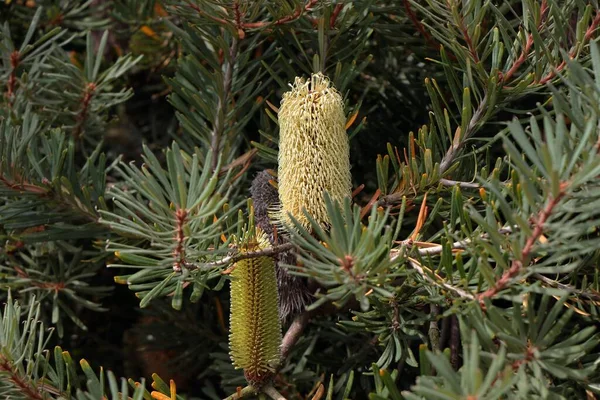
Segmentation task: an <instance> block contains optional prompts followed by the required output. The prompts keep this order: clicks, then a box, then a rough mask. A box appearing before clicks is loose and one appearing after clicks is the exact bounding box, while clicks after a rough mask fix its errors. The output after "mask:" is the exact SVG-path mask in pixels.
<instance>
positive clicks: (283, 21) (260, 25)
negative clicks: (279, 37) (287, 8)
mask: <svg viewBox="0 0 600 400" xmlns="http://www.w3.org/2000/svg"><path fill="white" fill-rule="evenodd" d="M318 1H319V0H309V1H308V2H307V3H306V4H305V5H304V7H298V8H297V9H296V10H295V11H294V13H293V14H291V15H286V16H285V17H283V18H280V19H278V20H276V21H273V22H269V21H260V22H246V23H243V24H242V28H247V29H253V28H263V27H265V26H268V25H283V24H287V23H289V22H292V21H295V20H297V19H298V18H300V17H301V16H302V13H303V12H307V11H310V9H311V8H312V7H313V6H314V5H315V4H317V2H318Z"/></svg>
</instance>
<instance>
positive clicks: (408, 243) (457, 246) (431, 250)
mask: <svg viewBox="0 0 600 400" xmlns="http://www.w3.org/2000/svg"><path fill="white" fill-rule="evenodd" d="M512 232H513V228H511V227H510V226H505V227H503V228H500V229H498V233H499V234H501V235H505V234H507V233H512ZM488 237H489V235H488V234H486V233H484V234H483V235H481V236H480V239H487V238H488ZM472 241H473V240H472V239H464V240H459V241H457V242H454V243H452V244H451V245H450V247H451V248H452V250H461V249H466V248H467V246H468V245H469V244H470V243H471V242H472ZM399 243H400V245H401V247H402V246H404V247H408V248H411V247H413V246H414V245H415V242H413V241H412V240H411V239H407V240H403V241H401V242H399ZM443 250H444V246H442V245H441V244H438V245H435V246H431V247H424V248H419V249H418V250H417V252H418V253H419V255H421V256H425V255H434V254H440V253H441V252H442V251H443ZM401 254H402V253H401V251H400V249H392V250H391V251H390V260H391V261H394V260H395V259H396V258H398V257H399V256H400V255H401Z"/></svg>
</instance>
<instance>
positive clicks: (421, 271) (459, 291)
mask: <svg viewBox="0 0 600 400" xmlns="http://www.w3.org/2000/svg"><path fill="white" fill-rule="evenodd" d="M408 263H409V264H410V266H411V267H412V268H413V269H414V270H415V271H417V272H418V273H419V275H421V276H422V277H423V278H424V279H425V280H426V281H429V282H430V283H433V284H434V285H436V286H439V287H441V288H444V289H447V290H450V291H451V292H454V293H456V294H457V295H458V296H459V297H462V298H464V299H467V300H475V296H473V295H472V294H471V293H467V292H465V291H464V290H462V289H460V288H457V287H455V286H452V285H450V284H449V283H446V282H444V281H443V278H442V277H441V276H438V275H437V274H435V273H433V272H431V273H432V274H434V276H435V277H436V278H437V280H436V279H433V278H432V277H431V276H430V274H429V273H426V272H425V269H426V268H425V267H423V266H422V265H421V264H419V262H418V261H417V260H415V259H413V258H410V257H409V258H408ZM427 269H428V270H429V268H427Z"/></svg>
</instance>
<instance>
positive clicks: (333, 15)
mask: <svg viewBox="0 0 600 400" xmlns="http://www.w3.org/2000/svg"><path fill="white" fill-rule="evenodd" d="M342 8H344V3H337V4H336V5H335V8H334V9H333V12H332V13H331V17H330V18H329V28H330V29H333V28H334V27H335V20H336V19H337V17H338V15H340V12H341V11H342Z"/></svg>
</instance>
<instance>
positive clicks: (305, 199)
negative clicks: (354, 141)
mask: <svg viewBox="0 0 600 400" xmlns="http://www.w3.org/2000/svg"><path fill="white" fill-rule="evenodd" d="M278 118H279V160H278V161H279V167H278V171H277V175H278V179H279V182H278V184H279V202H280V210H279V211H278V214H277V215H276V219H277V220H278V221H279V222H280V223H282V224H283V225H284V226H290V222H291V221H290V218H289V216H288V215H292V216H293V217H294V218H295V219H296V220H298V221H299V222H300V224H302V226H304V227H306V228H308V227H309V226H310V224H309V221H308V219H307V218H306V217H305V216H304V214H303V212H302V209H303V208H304V209H305V210H306V211H307V212H308V213H309V214H310V215H311V216H312V217H313V218H314V219H315V220H316V221H317V222H318V223H319V224H321V225H322V226H326V225H328V224H329V222H330V221H329V219H328V216H327V209H326V206H325V199H324V196H323V193H324V191H327V192H328V193H329V195H330V197H331V199H332V200H337V201H339V202H342V200H343V199H344V197H346V196H350V195H351V193H352V192H351V190H352V182H351V175H350V145H349V143H348V134H347V133H346V129H345V125H346V118H345V115H344V104H343V102H342V96H341V95H340V94H339V92H338V91H337V90H336V89H335V88H334V87H333V86H332V85H331V83H330V81H329V79H328V78H327V77H325V76H324V75H323V74H321V73H318V74H313V75H312V76H311V79H310V80H309V81H304V80H303V79H301V78H296V80H295V82H294V85H292V89H291V90H290V91H288V92H286V93H284V95H283V98H282V100H281V106H280V108H279V114H278Z"/></svg>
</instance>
